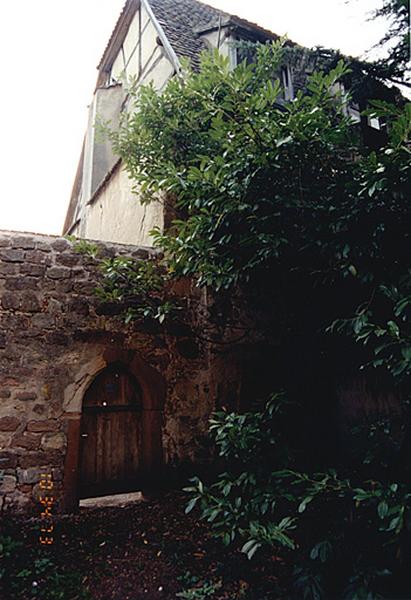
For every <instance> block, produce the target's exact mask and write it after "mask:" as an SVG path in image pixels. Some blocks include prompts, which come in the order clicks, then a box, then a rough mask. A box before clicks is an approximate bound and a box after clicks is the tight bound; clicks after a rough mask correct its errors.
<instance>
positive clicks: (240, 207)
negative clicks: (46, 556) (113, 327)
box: [103, 44, 411, 598]
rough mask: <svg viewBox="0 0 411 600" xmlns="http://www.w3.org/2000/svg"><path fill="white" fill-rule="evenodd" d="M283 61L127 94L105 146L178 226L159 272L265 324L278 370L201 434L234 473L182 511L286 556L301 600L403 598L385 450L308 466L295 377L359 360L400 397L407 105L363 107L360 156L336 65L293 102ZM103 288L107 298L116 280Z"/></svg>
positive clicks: (209, 70) (224, 64) (402, 477)
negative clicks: (376, 144)
mask: <svg viewBox="0 0 411 600" xmlns="http://www.w3.org/2000/svg"><path fill="white" fill-rule="evenodd" d="M282 53H283V49H282V47H281V45H279V44H276V45H273V46H265V45H264V46H259V47H258V48H257V50H256V60H255V63H254V64H251V65H247V64H246V63H245V62H244V63H242V64H241V65H239V66H238V67H237V68H236V69H235V70H231V69H230V67H229V63H228V61H227V60H226V59H224V58H222V57H221V56H219V55H218V54H215V55H212V56H210V55H208V54H206V55H204V57H203V60H202V65H201V70H200V72H198V73H193V72H191V71H190V69H189V68H188V67H186V70H185V72H184V74H183V76H182V77H181V78H178V77H176V78H174V79H172V80H171V81H170V82H169V83H168V85H167V87H166V89H165V90H164V92H163V93H162V94H161V95H159V94H157V93H156V91H155V90H154V89H153V88H152V87H145V88H142V89H140V90H139V91H138V92H136V93H134V94H133V95H132V98H133V101H134V109H135V110H132V111H130V112H129V113H127V114H124V116H123V121H122V124H121V127H120V129H119V131H118V132H117V133H112V134H111V137H112V140H113V142H114V145H115V149H116V150H117V152H118V154H119V155H120V156H121V157H122V159H123V161H124V164H125V166H126V168H127V170H128V173H129V175H130V177H131V179H132V180H133V181H134V182H135V186H136V191H137V192H138V194H139V195H140V197H141V199H142V201H144V202H150V201H153V200H154V199H156V198H158V197H159V195H161V196H163V197H164V196H165V197H166V198H167V199H168V202H172V203H173V206H174V208H175V211H176V219H175V220H174V221H173V223H172V225H171V226H170V227H169V228H168V229H167V230H166V231H165V232H160V231H158V230H157V231H156V232H155V239H156V243H157V245H158V246H159V247H161V248H162V250H163V251H164V253H165V261H166V268H167V270H168V273H169V274H170V275H171V276H173V277H179V276H190V277H192V278H193V279H195V280H196V281H197V284H198V285H199V286H207V287H208V288H209V289H210V290H212V291H214V293H215V294H217V295H223V294H226V295H227V296H228V297H229V298H238V297H239V294H240V295H241V298H242V299H244V301H245V304H244V310H248V311H249V313H250V315H253V314H255V311H261V312H262V313H263V314H264V315H265V319H264V320H263V329H264V332H265V335H266V337H267V339H274V338H275V340H276V342H277V347H279V348H280V349H281V353H280V354H281V356H279V355H276V356H274V355H273V356H272V374H275V376H274V379H275V384H276V387H277V389H274V390H273V392H274V395H273V396H272V397H271V399H270V400H269V401H268V402H267V403H266V404H265V405H264V406H261V405H260V407H257V409H254V410H253V411H248V412H247V413H245V414H242V415H236V414H230V413H224V412H222V413H218V414H217V415H216V416H215V417H214V419H213V421H212V422H211V429H212V432H213V433H214V436H215V441H216V444H217V447H218V449H219V452H220V455H221V456H222V457H223V458H225V459H229V462H228V463H227V470H226V471H225V472H224V473H223V474H222V475H221V476H220V478H219V479H218V480H217V481H216V482H215V483H214V484H212V485H211V486H204V485H203V483H202V482H196V483H195V485H194V486H193V489H192V493H193V498H192V501H191V503H190V508H192V507H193V506H194V505H196V504H198V503H201V505H202V515H203V517H205V518H207V519H208V520H209V521H210V522H211V523H212V524H213V527H214V528H215V531H216V534H217V535H219V536H221V537H222V539H223V540H224V542H225V543H227V544H232V543H238V542H241V544H242V545H243V550H244V551H245V552H247V553H248V555H249V556H252V555H253V554H254V553H255V552H256V550H258V549H260V548H269V549H270V548H275V549H276V550H275V551H276V552H278V551H279V550H278V548H281V547H282V548H284V549H285V552H293V553H294V555H293V558H292V559H291V560H292V561H293V562H294V564H296V565H297V567H298V571H296V575H295V579H296V581H297V583H298V585H300V586H301V588H302V591H300V593H301V594H303V596H304V597H307V598H308V597H312V598H319V597H321V594H322V593H324V594H328V597H330V594H335V595H341V594H342V590H344V589H345V594H346V596H345V597H350V598H354V597H358V598H360V597H370V598H371V597H374V596H372V595H371V594H372V593H374V592H373V590H374V591H376V593H377V592H380V593H383V592H384V586H386V585H387V584H386V583H384V578H385V580H387V578H388V580H389V584H388V587H389V586H390V585H391V588H390V589H391V592H392V589H393V588H392V586H395V585H397V583H398V582H400V583H398V585H399V586H400V585H402V579H401V576H402V575H404V571H402V570H401V560H400V558H398V557H403V556H408V554H407V553H408V551H409V550H408V543H409V542H408V533H407V532H408V527H409V523H408V514H409V510H410V498H411V495H410V488H409V484H408V481H407V479H406V474H405V472H404V470H401V468H400V467H401V465H400V464H399V463H398V452H397V453H396V451H397V448H395V449H394V452H393V456H389V457H388V458H387V456H388V455H387V454H386V455H385V456H384V457H383V459H381V450H382V449H383V448H384V447H385V446H383V445H382V443H381V440H380V438H379V437H378V436H375V435H374V437H373V436H371V438H373V439H376V437H377V438H378V444H374V447H373V446H372V445H371V446H370V445H368V447H367V448H365V449H364V454H363V455H362V456H361V457H357V459H356V460H355V462H354V463H353V464H352V465H351V471H350V472H349V473H348V472H347V471H345V470H344V468H342V470H340V469H339V464H338V460H340V459H338V457H337V456H336V455H335V453H334V454H333V453H332V452H328V453H327V454H326V451H324V446H322V449H323V450H322V453H318V452H317V453H312V452H311V450H312V446H313V445H314V444H313V442H312V441H311V440H307V439H306V440H305V442H303V443H301V440H300V439H298V438H299V437H301V436H299V435H298V434H299V432H302V431H303V427H304V418H305V417H307V415H308V416H309V414H310V412H311V411H312V410H313V406H314V404H313V403H315V401H316V398H315V394H311V396H312V397H309V394H308V393H307V389H306V388H307V385H306V384H307V381H308V380H307V379H304V377H303V376H302V375H301V374H302V373H303V372H304V373H306V374H309V375H310V376H311V377H312V374H313V373H314V375H315V377H317V375H318V377H319V378H320V377H322V378H323V379H324V377H325V375H324V374H326V373H328V371H329V370H330V369H332V365H334V366H335V365H336V364H337V365H338V367H340V364H341V363H343V364H344V365H348V367H347V368H349V369H351V370H352V369H354V370H355V369H356V370H358V369H359V368H360V366H361V364H364V363H368V364H369V365H370V364H372V365H373V366H374V367H375V368H380V369H383V370H384V371H385V372H386V373H387V376H388V377H390V378H391V380H395V379H400V378H401V380H402V382H403V384H404V385H409V377H410V374H411V335H410V328H409V320H410V307H411V278H410V254H409V242H410V225H409V224H410V222H411V219H410V217H411V214H410V212H411V211H410V202H409V197H408V194H409V189H410V171H411V167H410V146H409V133H410V126H411V107H410V105H406V106H405V107H404V108H398V107H396V106H392V105H388V104H387V103H384V102H376V103H374V106H373V107H372V108H371V109H369V111H368V116H378V117H379V118H381V119H384V120H385V122H386V124H387V128H388V134H387V140H386V143H385V144H384V145H383V146H382V147H381V148H379V149H378V150H375V151H370V149H369V148H367V147H366V146H365V145H364V144H363V142H362V140H361V136H360V135H359V132H358V131H357V130H356V129H355V127H354V125H353V124H352V123H351V120H350V118H349V116H348V114H347V97H346V95H345V93H343V91H342V89H343V88H341V87H339V85H338V84H339V80H340V79H341V78H342V77H346V76H347V74H348V73H347V69H346V67H345V66H344V64H343V63H341V62H340V63H339V64H338V65H337V66H336V67H335V68H334V69H333V70H331V72H329V73H321V72H315V73H314V74H313V75H312V76H311V77H310V78H309V81H308V83H307V88H306V90H305V91H299V92H298V93H297V96H296V99H295V100H294V101H293V102H291V103H288V104H286V103H284V102H283V101H282V89H281V85H280V83H279V78H278V73H279V68H280V65H281V60H282ZM112 267H113V265H110V268H112ZM122 275H123V276H124V275H125V276H127V273H124V272H123V273H122ZM108 276H109V290H110V289H111V288H110V285H111V283H112V281H113V271H112V270H111V271H110V272H109V273H108ZM132 277H133V278H134V279H133V281H135V274H132ZM124 281H125V280H124V277H123V282H124ZM123 286H124V284H123ZM103 288H104V286H103ZM144 289H145V292H147V290H146V288H144ZM111 292H112V289H111ZM111 292H110V293H111ZM231 308H232V309H234V308H235V307H233V306H232V307H231ZM156 310H157V308H156ZM140 312H141V311H140ZM143 313H144V311H143ZM156 314H159V313H158V312H157V313H156ZM165 318H166V317H165ZM347 334H348V336H349V337H351V338H352V339H354V340H355V341H356V342H358V344H359V346H358V347H359V348H360V350H361V351H360V352H359V353H357V354H356V353H355V351H354V346H352V345H350V343H348V344H347V341H346V339H347ZM301 347H304V348H305V351H304V353H302V354H301V356H302V358H301V359H300V360H298V359H296V358H295V354H296V352H295V350H296V348H301ZM333 352H334V355H333ZM330 357H331V358H330ZM281 360H282V361H283V362H281ZM327 360H328V362H325V361H327ZM307 361H308V364H309V367H308V368H307V366H306V364H305V363H307ZM278 364H279V365H280V368H279V369H277V371H276V370H275V369H276V365H278ZM290 365H291V367H290ZM282 367H284V368H282ZM287 374H288V375H287ZM300 375H301V377H300ZM300 378H301V379H302V384H301V385H300V386H299V387H298V386H297V387H296V386H295V384H296V382H297V383H298V380H299V379H300ZM408 389H409V388H408ZM324 398H325V400H327V399H328V398H327V394H326V393H324ZM253 400H258V399H257V398H250V404H251V401H253ZM290 400H291V401H293V402H294V401H298V402H299V404H300V405H301V409H300V410H301V412H302V416H300V423H301V428H300V429H299V430H298V428H297V430H296V427H295V423H296V417H295V412H294V413H293V417H292V418H290V417H289V416H287V415H288V408H287V407H288V404H287V402H288V401H290ZM328 404H330V403H329V402H328ZM326 409H327V407H326V403H324V404H323V405H322V407H321V411H322V412H324V411H326ZM316 410H317V411H318V407H317V408H316ZM304 415H305V417H304ZM291 424H292V425H291ZM326 426H327V422H326V419H325V423H324V429H323V433H326V431H327V429H326ZM373 427H374V430H373V431H374V432H375V425H373ZM293 432H294V436H293ZM284 435H285V438H286V439H287V442H288V446H289V448H288V451H286V444H285V438H284ZM318 437H320V436H318ZM371 438H370V439H371ZM365 440H366V435H365V433H364V432H363V434H362V441H363V442H364V441H365ZM371 441H372V440H371ZM319 447H321V446H319ZM310 452H311V454H310ZM307 456H310V460H309V461H307ZM340 458H341V457H340ZM337 459H338V460H337ZM340 462H341V460H340ZM387 465H388V466H387ZM306 515H308V516H309V518H308V519H307V520H305V516H306ZM313 523H315V526H314V527H313ZM381 544H383V548H384V551H380V548H381ZM376 548H378V553H377V552H376ZM399 589H400V588H399ZM321 590H325V591H324V592H322V591H321ZM347 594H351V595H347ZM355 594H357V595H355ZM361 594H363V595H361ZM366 594H369V595H368V596H366Z"/></svg>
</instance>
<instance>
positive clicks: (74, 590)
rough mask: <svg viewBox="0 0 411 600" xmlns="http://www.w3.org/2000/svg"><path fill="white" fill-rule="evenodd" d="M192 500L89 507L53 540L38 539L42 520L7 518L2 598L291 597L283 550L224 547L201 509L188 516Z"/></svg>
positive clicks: (0, 535) (0, 552)
mask: <svg viewBox="0 0 411 600" xmlns="http://www.w3.org/2000/svg"><path fill="white" fill-rule="evenodd" d="M186 501H187V498H186V496H185V495H183V494H181V493H170V494H167V495H165V496H164V497H163V498H162V499H161V500H151V501H150V502H136V503H133V504H130V505H127V506H125V507H122V508H119V507H115V508H107V507H105V508H83V509H81V510H80V512H79V514H77V515H73V516H66V517H60V518H57V517H56V518H55V522H54V525H55V531H54V543H53V544H52V545H50V546H47V547H46V546H44V545H42V544H40V543H39V524H38V522H35V521H33V520H31V521H24V522H21V521H17V520H12V519H8V520H3V521H2V522H1V523H0V525H1V529H0V598H1V600H26V599H27V600H28V599H30V600H32V599H33V600H34V599H36V598H42V599H46V600H77V599H78V600H80V599H90V600H140V599H141V600H142V599H144V600H172V599H177V598H186V600H202V599H205V598H213V599H215V600H227V599H235V598H239V599H243V600H271V599H280V598H285V597H286V596H285V595H284V592H283V591H282V586H281V581H283V580H284V577H285V566H284V565H283V563H282V562H281V561H280V560H279V559H278V558H277V557H276V556H260V557H257V558H256V559H255V560H254V559H253V560H252V561H249V560H248V559H247V558H246V556H245V555H244V554H241V553H240V552H239V551H238V550H235V549H234V550H233V549H227V548H225V547H224V546H222V545H221V543H220V542H219V541H218V540H215V539H213V538H212V537H211V536H210V533H209V530H208V528H207V524H206V523H202V522H199V521H198V520H197V518H196V517H198V515H195V514H193V515H192V514H190V515H185V513H184V508H185V505H186ZM5 538H7V539H6V540H5ZM2 540H3V549H2V546H1V544H2ZM10 540H12V541H10Z"/></svg>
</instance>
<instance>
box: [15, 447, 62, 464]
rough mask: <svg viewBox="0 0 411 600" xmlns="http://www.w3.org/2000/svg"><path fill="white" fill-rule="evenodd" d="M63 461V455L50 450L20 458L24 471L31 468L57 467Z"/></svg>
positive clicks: (24, 455)
mask: <svg viewBox="0 0 411 600" xmlns="http://www.w3.org/2000/svg"><path fill="white" fill-rule="evenodd" d="M61 461H62V455H61V453H60V452H59V451H57V450H49V451H48V452H43V451H39V452H26V453H25V454H22V455H21V456H20V458H19V465H20V467H21V468H23V469H28V468H29V467H42V466H47V465H48V466H56V465H59V464H60V463H61Z"/></svg>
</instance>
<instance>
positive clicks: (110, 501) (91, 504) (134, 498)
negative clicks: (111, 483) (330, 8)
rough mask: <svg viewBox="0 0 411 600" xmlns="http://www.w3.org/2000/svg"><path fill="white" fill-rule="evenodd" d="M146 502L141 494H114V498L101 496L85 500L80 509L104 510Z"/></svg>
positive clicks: (81, 502) (81, 501)
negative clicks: (110, 507) (105, 508)
mask: <svg viewBox="0 0 411 600" xmlns="http://www.w3.org/2000/svg"><path fill="white" fill-rule="evenodd" d="M142 501H144V497H143V494H142V493H141V492H130V493H128V494H113V495H112V496H99V497H97V498H83V499H82V500H80V503H79V506H80V508H102V507H108V506H125V505H126V504H130V503H132V502H142Z"/></svg>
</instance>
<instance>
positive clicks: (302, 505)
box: [298, 496, 313, 513]
mask: <svg viewBox="0 0 411 600" xmlns="http://www.w3.org/2000/svg"><path fill="white" fill-rule="evenodd" d="M311 500H313V496H307V497H306V498H304V500H303V501H302V502H301V503H300V505H299V507H298V512H299V513H303V512H304V511H305V509H306V508H307V505H308V504H309V503H310V502H311Z"/></svg>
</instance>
